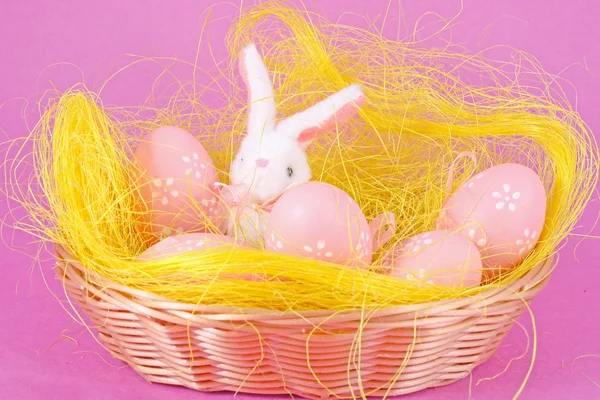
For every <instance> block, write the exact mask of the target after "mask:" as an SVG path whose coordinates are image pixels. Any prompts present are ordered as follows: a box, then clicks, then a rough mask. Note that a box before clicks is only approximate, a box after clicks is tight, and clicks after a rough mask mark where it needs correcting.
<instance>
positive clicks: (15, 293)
mask: <svg viewBox="0 0 600 400" xmlns="http://www.w3.org/2000/svg"><path fill="white" fill-rule="evenodd" d="M210 6H214V9H213V23H212V24H211V25H210V27H208V29H207V30H206V31H205V36H204V39H203V40H204V41H206V40H210V42H211V45H212V48H213V51H214V57H215V58H216V59H217V60H219V59H222V58H223V57H224V56H225V55H226V51H225V47H224V45H223V37H224V34H225V32H226V30H227V28H228V27H229V26H230V24H231V22H232V21H233V19H234V18H235V15H236V13H237V9H236V7H237V6H239V4H237V5H234V4H231V3H230V4H227V3H220V4H217V3H215V2H212V1H206V0H195V1H189V0H185V1H176V2H167V1H160V0H143V1H142V0H130V1H122V0H105V1H102V2H100V1H98V2H87V1H74V0H64V1H60V2H50V1H33V0H31V1H12V2H8V1H2V2H1V4H0V54H1V55H2V62H1V63H0V106H1V107H0V129H1V131H0V132H1V134H2V136H3V137H2V139H1V141H5V140H8V139H11V138H17V137H22V136H24V135H25V134H26V132H27V124H26V123H25V120H24V119H23V117H22V110H23V109H24V106H25V105H26V104H27V101H28V100H30V101H31V100H35V99H37V98H39V95H40V94H41V93H43V91H44V90H46V89H48V88H51V87H56V88H58V89H65V88H67V87H69V86H71V85H72V84H74V83H75V82H77V81H80V80H82V79H85V82H86V84H87V85H88V87H89V88H90V89H92V90H97V89H98V88H99V87H100V86H101V84H102V83H103V82H104V81H105V80H106V78H107V77H108V76H110V75H111V74H112V73H114V72H115V71H116V70H118V69H119V68H120V67H122V66H124V65H126V64H128V63H130V62H131V61H133V60H134V59H135V58H134V57H133V56H132V55H140V56H144V57H160V56H163V57H177V58H179V59H183V60H187V61H191V62H193V60H194V57H195V53H196V48H197V44H198V38H199V35H200V31H201V28H202V23H203V17H202V13H203V12H204V11H205V10H206V9H207V8H208V7H210ZM306 6H307V7H308V8H309V9H311V10H315V11H318V12H320V13H321V14H323V15H324V16H326V17H328V18H329V19H331V20H338V19H339V21H340V22H342V23H347V24H350V25H356V26H363V27H364V26H365V25H366V24H367V22H368V21H371V22H373V23H374V24H375V26H381V24H382V21H383V19H384V18H383V15H384V14H385V13H386V9H387V8H388V2H387V1H379V0H372V1H365V0H328V1H318V2H317V1H313V2H307V3H306ZM460 9H461V3H460V2H459V1H457V0H456V1H455V0H452V1H448V0H423V1H415V0H413V1H403V2H401V3H400V6H399V4H398V2H395V1H394V2H392V3H389V11H388V16H387V18H386V25H385V27H384V29H383V33H384V34H385V35H386V36H388V37H391V38H395V37H396V36H397V35H400V37H402V36H404V35H406V33H407V32H409V31H412V28H413V26H414V24H415V22H416V21H417V19H418V18H419V17H421V16H422V15H423V14H424V13H426V12H432V13H437V14H439V15H440V16H442V17H445V18H450V17H452V16H453V15H455V14H456V13H458V12H459V10H460ZM599 12H600V3H598V2H597V1H593V0H588V1H583V0H555V1H547V0H531V1H522V0H505V1H474V0H465V1H464V4H463V10H462V13H461V14H460V16H459V17H458V18H457V19H456V20H455V22H454V24H453V28H452V36H451V38H452V41H453V42H454V43H459V44H462V45H463V46H465V47H466V48H467V49H469V51H471V52H475V51H478V50H480V49H482V48H484V47H490V46H494V45H507V46H512V47H514V48H517V49H520V50H523V51H526V52H529V53H531V54H532V55H534V56H535V57H536V58H537V59H538V60H539V61H540V62H541V63H542V65H543V66H544V68H545V69H546V70H547V71H548V72H550V73H553V74H559V73H560V75H561V76H562V77H564V78H565V79H567V80H569V81H570V82H571V83H572V86H567V87H566V91H567V95H568V96H569V98H570V100H571V101H572V103H573V105H574V106H575V107H577V109H578V110H579V112H580V113H581V115H582V116H583V118H584V119H585V120H586V121H587V122H588V124H589V125H590V126H591V128H592V130H594V131H596V132H600V101H599V100H598V94H599V93H600V81H599V80H598V79H599V78H598V76H597V75H598V74H599V73H600V45H599V44H598V38H600V24H599V23H598V20H597V15H598V13H599ZM378 16H380V17H379V18H377V17H378ZM398 21H400V22H401V23H400V29H399V30H398ZM420 26H421V27H423V31H422V32H421V35H423V36H426V35H427V34H428V32H429V33H431V32H433V31H434V30H435V29H436V28H439V27H440V26H441V25H440V23H439V21H438V22H436V17H435V15H433V14H428V15H427V16H425V17H424V18H423V20H422V21H421V24H420ZM446 37H449V36H448V35H446ZM204 49H206V48H205V47H204ZM495 51H497V53H495V54H497V55H498V56H499V57H505V58H507V57H509V55H510V51H509V50H507V49H506V48H498V49H497V50H495ZM212 63H213V60H212V58H211V56H209V55H208V53H207V52H202V53H201V56H200V58H199V64H200V65H205V66H210V65H211V64H212ZM161 69H162V67H159V66H156V67H152V65H150V66H146V67H145V68H140V69H136V70H135V73H131V74H129V75H126V76H127V78H126V79H127V81H125V84H124V82H123V81H121V82H120V84H119V85H116V84H115V85H111V84H109V85H108V86H107V87H106V89H105V91H104V92H103V99H104V101H105V102H106V103H110V104H118V105H121V106H126V105H135V104H139V103H140V102H141V101H143V100H144V99H145V97H146V95H147V94H148V92H149V90H150V88H151V84H152V82H153V80H154V78H155V77H156V74H157V73H158V72H160V70H161ZM182 73H184V74H185V73H188V74H189V75H188V76H187V78H188V79H189V78H191V73H190V71H187V72H186V70H185V69H183V70H182ZM182 78H184V79H185V78H186V77H185V76H184V77H182ZM35 111H36V107H35V104H31V103H30V104H29V107H28V108H27V111H26V112H25V115H26V116H27V118H26V121H28V122H29V123H30V124H31V123H33V122H35V120H36V113H35ZM597 137H598V136H597ZM6 211H7V205H6V202H4V201H2V202H1V203H0V212H2V214H1V215H4V214H5V213H6ZM598 211H599V207H598V203H597V196H595V198H594V202H593V203H592V204H591V205H590V206H589V207H588V210H587V212H586V213H585V215H584V217H583V219H582V220H581V221H580V224H579V226H578V228H577V230H576V231H575V232H574V233H575V234H576V235H577V234H586V233H590V231H591V234H592V235H596V236H599V235H600V230H598V229H595V230H594V229H592V228H593V226H594V223H595V221H596V218H597V216H598ZM576 235H573V236H572V237H571V238H570V239H569V241H568V243H567V245H566V246H565V247H564V248H563V249H562V250H561V252H560V263H559V266H558V269H557V270H556V271H555V273H554V275H553V277H552V279H551V281H550V283H549V285H548V287H547V288H546V290H545V291H544V292H543V293H542V294H541V295H540V296H539V297H538V298H537V299H536V301H535V302H534V304H533V307H532V308H533V311H534V315H535V320H536V326H537V332H538V335H537V339H538V347H537V355H536V359H535V366H534V368H533V372H532V375H531V378H530V380H529V382H528V384H527V386H526V388H525V390H524V391H523V394H522V396H521V398H522V399H536V400H537V399H548V400H550V399H561V400H563V399H572V400H577V399H586V400H588V399H598V398H600V386H599V385H600V356H598V354H600V339H599V338H600V319H599V318H598V315H599V314H598V305H599V304H600V290H599V289H598V285H599V283H600V265H599V264H600V261H599V259H600V257H599V255H600V251H599V250H598V246H599V245H600V242H599V241H597V240H586V241H584V242H582V243H580V237H579V236H576ZM3 236H4V240H5V241H6V242H9V243H12V244H13V245H15V246H19V247H22V248H23V251H24V252H25V253H27V252H31V251H32V249H33V248H34V247H33V246H32V245H31V243H30V242H31V238H29V237H27V236H26V235H22V234H16V235H13V234H12V233H11V232H10V231H9V230H7V229H4V230H3ZM0 246H2V247H0V255H1V258H0V263H1V266H2V270H1V271H2V277H1V278H0V309H1V310H2V320H1V323H0V399H6V400H18V399H28V400H36V399H44V400H52V399H65V398H67V399H84V398H85V399H90V400H98V399H111V400H119V399H146V400H151V399H165V398H168V399H171V400H188V399H194V400H197V399H229V398H232V396H233V395H232V394H231V393H217V394H206V393H198V392H194V391H190V390H187V389H182V388H174V387H168V386H161V385H150V384H148V383H146V382H145V381H144V380H143V379H142V378H140V377H139V376H138V375H136V374H135V373H134V372H133V371H132V370H130V369H129V368H128V367H126V366H124V364H123V363H121V362H120V361H118V360H115V359H112V358H111V357H110V355H109V354H108V353H107V352H106V351H104V350H103V349H102V348H101V347H100V346H99V344H97V343H96V342H95V341H94V339H93V338H92V337H91V336H90V335H89V334H88V333H87V331H86V330H85V328H83V327H81V326H78V325H76V324H74V323H73V322H72V320H71V318H70V317H69V316H68V315H67V313H66V312H65V311H64V310H63V305H64V299H65V295H64V293H63V292H62V289H61V285H60V282H59V281H57V280H55V279H54V277H53V271H52V267H53V263H52V261H51V260H48V261H44V262H42V264H41V268H40V267H38V266H35V267H34V266H32V262H31V258H30V254H29V255H26V254H21V253H19V252H14V251H11V250H9V249H8V248H6V247H4V245H0ZM40 271H41V272H40ZM43 277H45V279H46V281H47V284H48V287H49V288H50V289H51V290H52V292H53V293H54V294H53V293H52V292H50V291H48V289H47V287H46V285H45V283H44V279H43ZM520 324H521V326H522V327H520V326H519V325H516V326H515V328H514V329H513V330H512V332H511V333H510V334H509V335H508V337H507V338H506V339H505V341H504V342H503V344H502V345H501V347H500V349H499V351H498V353H497V355H496V356H495V357H493V358H492V359H491V360H490V361H489V362H487V363H486V364H485V365H483V366H481V367H479V368H477V369H475V371H474V372H473V374H472V377H471V379H469V378H466V379H463V380H462V381H460V382H457V383H455V384H453V385H449V386H447V387H443V388H439V389H431V390H426V391H423V392H420V393H417V394H414V395H409V396H405V398H406V399H415V400H417V399H438V400H439V399H469V398H470V399H486V400H496V399H510V398H512V397H513V395H514V394H515V393H516V391H517V390H518V388H519V386H520V385H521V382H522V381H523V379H524V377H525V374H526V372H527V369H528V367H529V365H530V361H531V356H532V349H531V346H529V350H528V351H527V345H528V337H529V340H530V341H531V339H532V333H531V332H532V330H531V319H530V317H529V315H526V316H523V317H522V319H521V320H520ZM526 332H528V334H526ZM526 351H527V352H526ZM525 352H526V354H524V353H525ZM523 354H524V355H523ZM521 355H523V356H522V357H521V358H519V356H521ZM515 358H516V359H515ZM511 359H515V360H514V361H512V363H511V364H510V366H509V368H508V369H507V371H506V372H505V373H503V374H502V375H500V376H498V377H496V378H495V379H487V378H492V377H494V376H495V375H497V374H499V373H500V372H502V371H503V370H504V369H505V367H506V365H507V363H508V362H509V361H510V360H511ZM237 398H238V399H252V398H254V399H255V398H258V397H256V396H247V395H239V396H238V397H237ZM282 398H283V397H282Z"/></svg>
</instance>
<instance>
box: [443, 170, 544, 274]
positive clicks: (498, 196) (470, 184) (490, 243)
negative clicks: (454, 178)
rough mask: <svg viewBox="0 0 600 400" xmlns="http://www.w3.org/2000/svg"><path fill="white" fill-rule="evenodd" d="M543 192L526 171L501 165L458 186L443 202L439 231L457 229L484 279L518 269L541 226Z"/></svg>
mask: <svg viewBox="0 0 600 400" xmlns="http://www.w3.org/2000/svg"><path fill="white" fill-rule="evenodd" d="M545 215H546V190H545V188H544V185H543V183H542V181H541V180H540V178H539V176H538V175H537V174H536V173H535V171H533V170H532V169H531V168H528V167H526V166H524V165H520V164H513V163H507V164H500V165H497V166H495V167H492V168H489V169H487V170H484V171H483V172H481V173H480V174H477V175H476V176H474V177H473V178H471V179H469V180H468V181H467V182H466V183H465V184H463V185H462V186H461V187H459V188H458V189H457V190H456V191H455V192H454V193H453V194H452V195H451V196H450V197H449V198H448V199H447V201H446V202H445V203H444V206H443V211H442V214H441V215H440V217H439V218H438V221H437V226H438V228H439V229H452V230H460V231H461V232H462V233H463V234H464V235H465V236H466V237H467V238H469V239H470V240H471V241H472V242H473V243H475V244H476V245H477V247H478V248H479V251H480V252H481V256H482V260H483V266H484V274H485V276H486V278H490V277H493V276H496V275H497V274H499V273H500V272H502V271H506V270H509V269H511V268H513V267H514V266H516V265H518V264H519V263H520V262H521V261H523V259H524V258H525V257H526V256H527V255H528V254H529V253H530V252H531V251H532V250H533V248H534V247H535V246H536V244H537V241H538V239H539V237H540V233H541V231H542V229H543V227H544V219H545Z"/></svg>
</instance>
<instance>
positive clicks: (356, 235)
mask: <svg viewBox="0 0 600 400" xmlns="http://www.w3.org/2000/svg"><path fill="white" fill-rule="evenodd" d="M264 241H265V247H266V249H267V250H269V251H274V252H278V253H284V254H289V255H295V256H301V257H310V258H313V259H317V260H322V261H328V262H332V263H339V264H346V265H352V266H357V265H368V264H370V263H371V257H372V251H373V238H372V234H371V232H370V230H369V224H368V223H367V219H366V218H365V216H364V214H363V213H362V211H361V210H360V208H359V206H358V204H356V202H355V201H354V200H353V199H352V198H351V197H350V196H349V195H348V194H346V193H345V192H344V191H343V190H341V189H339V188H337V187H335V186H332V185H329V184H326V183H322V182H308V183H303V184H300V185H297V186H295V187H293V188H291V189H289V190H287V191H286V192H284V193H283V195H282V196H281V197H280V198H279V199H278V200H277V202H276V203H275V204H274V205H273V208H272V210H271V214H270V216H269V219H268V221H267V227H266V229H265V232H264Z"/></svg>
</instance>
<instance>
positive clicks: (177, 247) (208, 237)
mask: <svg viewBox="0 0 600 400" xmlns="http://www.w3.org/2000/svg"><path fill="white" fill-rule="evenodd" d="M233 246H240V247H247V246H244V245H243V244H242V243H241V242H240V241H236V240H235V239H234V238H232V237H230V236H225V235H218V234H214V233H204V232H202V233H184V234H182V235H177V236H171V237H167V238H165V239H162V240H161V241H159V242H158V243H156V244H154V245H152V246H150V247H149V248H148V249H146V251H144V252H143V253H142V254H141V255H140V257H139V258H140V260H144V261H146V260H157V259H161V258H167V257H169V256H173V255H176V254H180V253H186V252H189V251H197V250H202V249H210V248H219V247H223V248H226V247H233Z"/></svg>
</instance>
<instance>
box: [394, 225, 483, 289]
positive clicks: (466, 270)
mask: <svg viewBox="0 0 600 400" xmlns="http://www.w3.org/2000/svg"><path fill="white" fill-rule="evenodd" d="M383 263H384V265H387V266H390V267H392V268H391V272H390V273H391V275H393V276H396V277H399V278H404V279H408V280H411V281H416V282H418V283H421V284H435V285H442V286H454V287H459V286H460V287H472V286H479V284H480V282H481V276H482V263H481V256H480V254H479V251H478V250H477V247H476V246H475V245H474V244H473V243H472V242H471V241H470V240H469V239H467V238H465V237H464V236H463V235H462V234H460V233H456V232H451V231H444V230H438V231H431V232H426V233H422V234H420V235H416V236H413V237H411V238H408V239H406V240H404V241H402V242H400V243H399V244H397V245H396V246H395V247H393V248H392V249H390V250H389V251H388V252H387V253H386V254H385V255H384V259H383Z"/></svg>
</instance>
